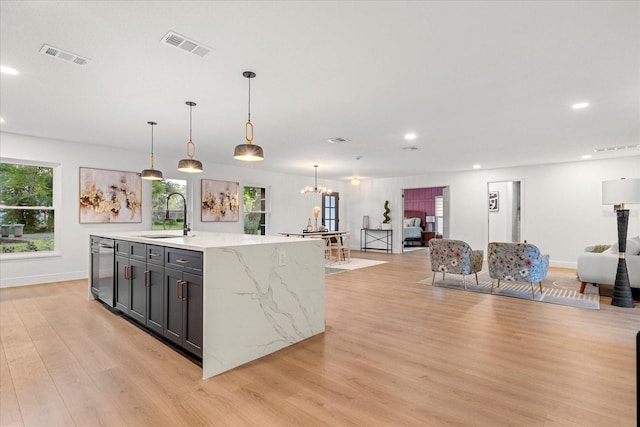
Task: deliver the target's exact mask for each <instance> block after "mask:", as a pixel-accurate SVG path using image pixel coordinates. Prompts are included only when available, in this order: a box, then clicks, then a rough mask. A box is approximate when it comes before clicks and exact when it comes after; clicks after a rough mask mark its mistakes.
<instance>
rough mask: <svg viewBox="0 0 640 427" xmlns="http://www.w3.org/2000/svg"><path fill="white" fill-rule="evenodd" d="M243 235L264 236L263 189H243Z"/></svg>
mask: <svg viewBox="0 0 640 427" xmlns="http://www.w3.org/2000/svg"><path fill="white" fill-rule="evenodd" d="M243 203H244V234H258V235H263V234H265V229H264V227H265V218H266V215H265V208H266V203H265V189H264V188H260V187H244V193H243Z"/></svg>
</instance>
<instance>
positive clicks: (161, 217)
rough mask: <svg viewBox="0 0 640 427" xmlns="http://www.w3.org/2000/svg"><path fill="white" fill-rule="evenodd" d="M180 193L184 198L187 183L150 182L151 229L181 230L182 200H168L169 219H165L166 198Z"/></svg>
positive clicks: (171, 181)
mask: <svg viewBox="0 0 640 427" xmlns="http://www.w3.org/2000/svg"><path fill="white" fill-rule="evenodd" d="M171 193H180V194H182V195H184V196H185V197H186V194H187V182H186V181H183V180H178V179H167V180H164V181H151V204H152V223H153V226H152V228H153V229H154V230H181V229H182V226H183V222H184V221H185V218H183V216H184V214H183V212H184V206H183V204H182V198H180V197H178V196H175V197H172V198H170V199H169V219H166V217H165V215H166V212H167V196H168V195H169V194H171Z"/></svg>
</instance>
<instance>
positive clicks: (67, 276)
mask: <svg viewBox="0 0 640 427" xmlns="http://www.w3.org/2000/svg"><path fill="white" fill-rule="evenodd" d="M87 278H88V274H87V271H86V270H83V271H72V272H66V273H59V274H43V275H37V276H22V277H12V278H10V279H4V278H3V279H0V288H12V287H15V286H29V285H40V284H43V283H52V282H63V281H65V280H78V279H87Z"/></svg>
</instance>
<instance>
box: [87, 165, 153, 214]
mask: <svg viewBox="0 0 640 427" xmlns="http://www.w3.org/2000/svg"><path fill="white" fill-rule="evenodd" d="M79 204H80V224H96V223H100V224H102V223H111V222H115V223H122V222H142V180H141V178H140V173H138V172H123V171H114V170H107V169H92V168H83V167H81V168H80V198H79Z"/></svg>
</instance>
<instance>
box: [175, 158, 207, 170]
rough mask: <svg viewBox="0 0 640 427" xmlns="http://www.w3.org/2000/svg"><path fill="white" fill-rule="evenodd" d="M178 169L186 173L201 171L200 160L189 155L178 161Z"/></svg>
mask: <svg viewBox="0 0 640 427" xmlns="http://www.w3.org/2000/svg"><path fill="white" fill-rule="evenodd" d="M178 170H179V171H180V172H187V173H200V172H202V162H201V161H200V160H196V159H193V158H191V157H189V158H188V159H182V160H180V161H179V162H178Z"/></svg>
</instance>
